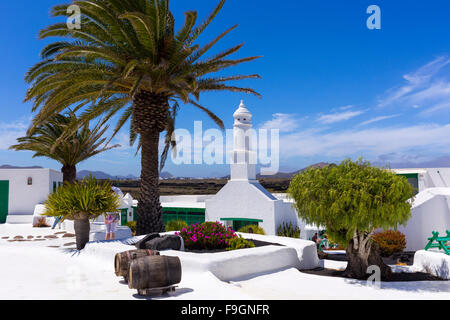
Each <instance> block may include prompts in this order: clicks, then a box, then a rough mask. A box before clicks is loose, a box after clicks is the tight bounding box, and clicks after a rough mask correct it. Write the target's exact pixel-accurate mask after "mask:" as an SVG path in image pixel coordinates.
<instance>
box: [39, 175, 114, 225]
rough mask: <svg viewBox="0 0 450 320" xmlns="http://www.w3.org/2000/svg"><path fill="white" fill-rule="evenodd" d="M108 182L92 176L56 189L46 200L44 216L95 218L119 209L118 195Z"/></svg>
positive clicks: (77, 218) (68, 218)
mask: <svg viewBox="0 0 450 320" xmlns="http://www.w3.org/2000/svg"><path fill="white" fill-rule="evenodd" d="M111 187H112V185H111V183H110V182H105V183H103V184H99V183H98V182H97V180H95V178H94V177H93V176H89V178H87V179H84V180H81V181H79V182H77V183H74V184H70V183H67V184H65V185H64V186H62V187H60V188H58V189H56V191H55V192H54V193H52V194H51V195H50V196H49V197H48V199H47V201H45V202H44V204H45V207H46V212H45V215H46V216H51V217H63V218H62V220H61V221H63V220H66V219H67V220H82V219H95V218H97V217H98V216H100V215H102V214H104V213H106V212H117V211H119V207H120V202H119V196H118V195H117V194H116V193H115V192H114V191H112V189H111Z"/></svg>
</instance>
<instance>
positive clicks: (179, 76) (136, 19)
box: [25, 0, 259, 235]
mask: <svg viewBox="0 0 450 320" xmlns="http://www.w3.org/2000/svg"><path fill="white" fill-rule="evenodd" d="M224 3H225V0H221V1H220V2H219V4H218V5H217V7H216V8H215V9H214V10H213V12H212V13H211V14H210V15H209V16H208V17H207V19H206V20H205V21H204V22H203V23H201V24H197V12H196V11H188V12H186V13H185V23H184V24H183V25H182V26H181V28H180V29H179V30H175V19H174V17H173V15H172V13H171V11H170V9H169V0H89V1H81V0H80V1H72V3H69V4H64V5H57V6H55V7H54V8H53V10H52V14H53V16H63V17H65V18H66V19H67V18H68V16H69V15H70V14H68V13H67V11H68V10H67V9H68V7H69V5H71V4H74V5H77V6H78V7H79V8H80V11H81V15H82V16H81V29H80V30H77V29H73V30H70V29H69V28H67V25H66V23H57V24H54V25H51V26H49V27H48V28H46V29H44V30H42V31H41V33H40V38H41V39H44V38H49V37H58V38H59V40H58V41H56V42H53V43H51V44H49V45H48V46H47V47H45V48H44V49H43V51H42V61H41V62H39V63H38V64H36V65H35V66H34V67H32V68H31V69H30V70H29V72H28V73H27V75H26V81H27V82H28V83H30V88H29V90H28V93H27V96H26V99H25V100H26V101H33V102H34V105H33V111H38V113H37V114H36V117H35V118H34V120H33V125H32V127H31V128H30V133H32V132H34V131H35V130H36V128H37V127H39V125H41V124H42V123H43V122H45V121H47V120H48V119H49V117H51V116H52V115H54V114H56V113H59V112H61V111H62V110H64V109H66V108H68V107H73V108H74V111H76V112H78V111H82V120H83V121H90V120H92V119H94V118H97V117H100V116H103V117H104V118H105V119H110V118H112V117H113V116H116V115H119V114H120V117H119V121H118V122H117V125H116V127H115V130H114V134H113V135H115V134H116V133H117V132H119V131H120V130H121V128H122V127H123V126H124V125H125V124H127V123H129V122H131V125H130V128H131V131H130V144H131V145H133V144H134V143H135V142H136V141H137V140H139V149H140V150H141V168H142V169H141V191H140V199H139V207H138V221H137V234H138V235H142V234H146V233H151V232H160V231H163V230H164V224H163V221H162V213H161V209H162V208H161V204H160V192H159V170H160V168H162V167H163V165H164V162H165V159H166V157H167V154H168V151H169V150H170V147H171V146H172V147H174V142H173V141H172V133H173V132H174V128H175V117H176V115H177V112H178V109H179V103H184V104H188V105H192V106H194V107H196V108H198V109H200V110H201V111H204V112H206V114H207V115H208V116H209V117H210V118H212V119H213V120H214V121H215V122H216V123H217V124H218V126H219V127H221V128H222V129H223V128H224V125H223V122H222V121H221V120H220V119H219V118H218V117H217V116H216V115H215V114H214V113H213V112H212V111H211V110H209V109H208V108H206V107H204V106H202V105H200V104H199V99H200V94H201V93H202V92H209V91H233V92H243V93H251V94H255V95H258V96H259V94H258V93H257V92H255V91H254V90H253V89H250V88H242V87H239V86H235V85H233V84H229V82H230V81H234V80H243V79H251V78H259V76H258V75H256V74H251V75H232V76H229V75H224V74H223V73H222V75H212V74H214V73H217V72H220V71H223V70H224V69H227V68H229V67H232V66H236V65H239V64H241V63H243V62H248V61H252V60H255V59H257V58H258V57H247V58H241V59H230V58H229V56H230V55H231V54H233V53H235V52H237V51H238V50H239V49H241V48H242V46H243V44H239V45H237V46H234V47H232V48H229V49H227V50H224V51H222V52H220V53H218V54H215V55H213V56H211V57H208V58H205V57H204V56H205V54H206V53H208V52H209V51H210V49H211V48H213V47H214V46H215V44H216V43H217V42H219V41H220V40H221V39H222V38H224V37H225V36H226V35H227V34H228V33H230V32H231V31H232V30H234V29H235V28H236V26H233V27H231V28H229V29H228V30H226V31H224V32H223V33H221V34H219V35H218V36H217V37H215V38H214V39H213V40H212V41H210V42H208V43H207V44H205V45H203V46H200V45H199V44H196V43H195V42H196V40H197V38H198V37H199V36H200V35H201V34H202V33H203V31H204V30H205V29H206V28H207V27H208V25H210V23H211V22H212V21H213V20H214V18H215V17H216V16H217V14H218V13H219V11H220V10H221V9H222V7H223V5H224ZM61 37H63V38H67V40H65V41H61V40H60V38H61ZM164 131H166V138H165V142H166V147H165V149H164V151H163V152H162V156H161V162H159V150H158V147H159V141H160V135H161V133H162V132H164Z"/></svg>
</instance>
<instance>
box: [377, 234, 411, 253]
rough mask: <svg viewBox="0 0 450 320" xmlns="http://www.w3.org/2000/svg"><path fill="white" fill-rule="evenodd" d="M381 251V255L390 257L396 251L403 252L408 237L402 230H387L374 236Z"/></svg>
mask: <svg viewBox="0 0 450 320" xmlns="http://www.w3.org/2000/svg"><path fill="white" fill-rule="evenodd" d="M373 241H374V242H376V243H377V244H378V245H379V247H380V251H381V256H383V257H390V256H391V255H393V254H394V253H397V252H402V251H403V250H404V249H405V248H406V238H405V235H404V234H403V233H401V232H400V231H393V230H387V231H383V232H380V233H377V234H375V235H374V236H373Z"/></svg>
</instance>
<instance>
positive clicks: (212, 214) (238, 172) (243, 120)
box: [205, 102, 298, 235]
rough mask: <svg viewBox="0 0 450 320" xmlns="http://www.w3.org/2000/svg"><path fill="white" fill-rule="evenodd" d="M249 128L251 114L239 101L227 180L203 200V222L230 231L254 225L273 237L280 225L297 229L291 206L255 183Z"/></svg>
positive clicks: (250, 126)
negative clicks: (213, 193)
mask: <svg viewBox="0 0 450 320" xmlns="http://www.w3.org/2000/svg"><path fill="white" fill-rule="evenodd" d="M251 129H252V114H251V113H250V111H249V110H248V109H247V108H246V107H245V105H244V103H243V102H241V105H240V106H239V108H238V109H237V111H236V112H235V113H234V150H233V152H232V159H231V160H232V161H231V178H230V180H229V181H228V183H227V184H226V185H225V186H224V187H223V188H222V189H221V190H220V191H219V192H218V193H217V194H216V195H215V196H213V197H211V198H209V199H206V200H205V208H206V221H220V222H223V223H225V224H226V225H228V226H231V227H233V229H234V230H238V229H239V228H240V227H242V226H245V225H248V224H256V225H259V226H261V227H262V228H263V229H264V230H265V232H266V233H267V234H269V235H274V234H276V233H277V229H278V227H279V226H280V225H281V224H282V223H283V222H286V223H290V222H292V224H293V225H294V226H297V224H298V223H297V222H298V218H297V215H296V213H295V211H294V210H293V209H292V204H291V203H289V202H286V201H283V200H280V199H278V198H276V197H275V196H273V195H272V194H271V193H269V192H268V191H267V190H266V189H264V187H263V186H262V185H261V184H260V183H259V182H258V180H256V161H255V159H256V155H255V153H254V151H252V145H251V141H252V139H251V133H250V132H251Z"/></svg>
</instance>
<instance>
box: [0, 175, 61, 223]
mask: <svg viewBox="0 0 450 320" xmlns="http://www.w3.org/2000/svg"><path fill="white" fill-rule="evenodd" d="M29 177H30V178H32V179H33V184H32V185H28V178H29ZM0 180H8V181H9V210H8V215H31V216H32V215H33V212H34V207H35V205H37V204H40V203H42V202H44V201H45V200H47V197H48V195H49V194H50V193H51V192H53V181H56V182H62V173H60V172H57V171H54V170H51V169H2V170H0Z"/></svg>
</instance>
